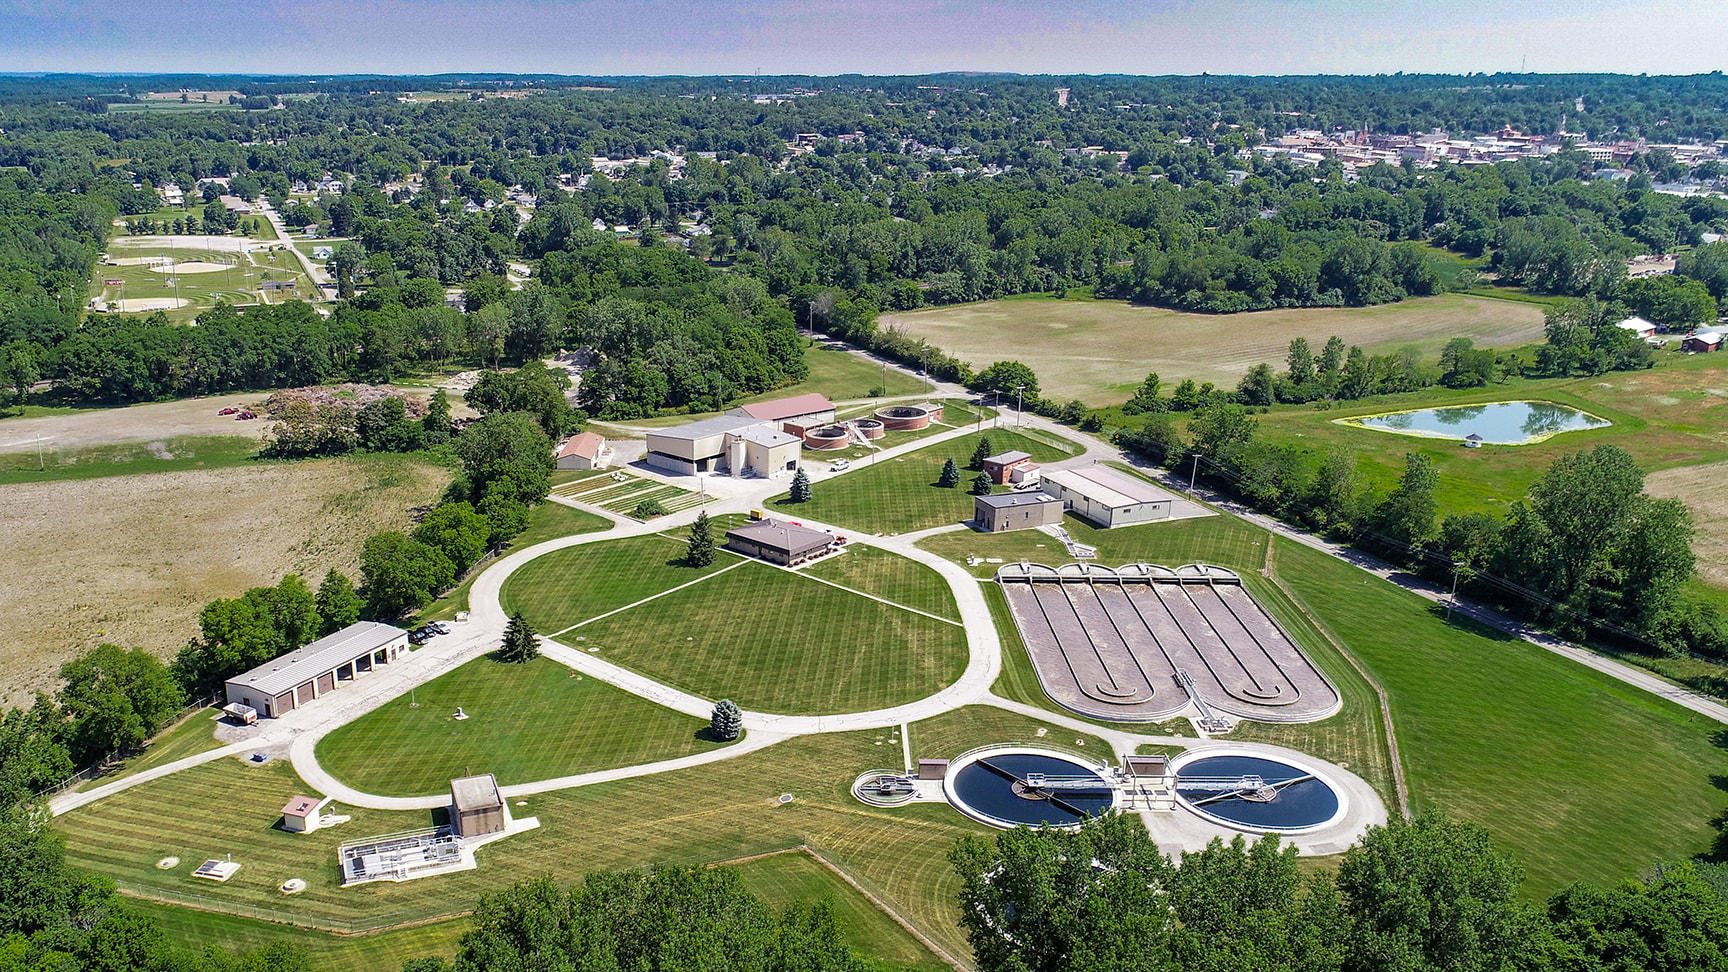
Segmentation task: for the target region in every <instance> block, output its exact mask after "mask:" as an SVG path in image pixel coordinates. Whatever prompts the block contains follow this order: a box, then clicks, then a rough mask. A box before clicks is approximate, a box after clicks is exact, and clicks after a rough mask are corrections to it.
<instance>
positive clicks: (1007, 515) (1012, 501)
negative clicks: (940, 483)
mask: <svg viewBox="0 0 1728 972" xmlns="http://www.w3.org/2000/svg"><path fill="white" fill-rule="evenodd" d="M972 499H973V502H972V521H973V522H974V523H976V524H977V525H978V529H980V530H982V531H984V532H985V533H1002V532H1004V531H1007V530H1029V529H1033V528H1035V527H1041V526H1048V525H1050V524H1053V523H1061V522H1062V513H1063V503H1062V500H1061V499H1059V498H1057V497H1055V496H1051V495H1050V494H1049V493H1040V492H1028V493H994V494H992V495H990V496H975V497H973V498H972Z"/></svg>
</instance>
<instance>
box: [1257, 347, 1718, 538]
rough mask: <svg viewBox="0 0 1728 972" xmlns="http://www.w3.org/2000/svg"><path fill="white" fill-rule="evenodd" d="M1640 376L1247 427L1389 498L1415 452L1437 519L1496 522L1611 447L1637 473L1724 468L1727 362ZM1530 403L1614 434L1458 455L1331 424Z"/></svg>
mask: <svg viewBox="0 0 1728 972" xmlns="http://www.w3.org/2000/svg"><path fill="white" fill-rule="evenodd" d="M1657 360H1658V362H1659V366H1658V367H1657V368H1654V369H1652V370H1649V371H1639V372H1621V373H1613V374H1607V375H1601V376H1598V377H1591V378H1570V379H1553V378H1544V379H1513V380H1511V381H1508V382H1506V383H1505V384H1499V385H1492V386H1489V387H1488V388H1478V389H1469V390H1458V391H1453V390H1450V389H1445V388H1430V389H1425V390H1424V391H1421V392H1416V393H1412V394H1408V395H1396V396H1383V397H1381V398H1376V399H1374V400H1372V401H1371V402H1350V403H1346V404H1345V405H1344V406H1343V407H1340V408H1337V409H1333V410H1330V411H1320V410H1317V409H1313V408H1309V407H1294V406H1292V407H1288V408H1282V407H1281V408H1277V409H1274V410H1273V411H1272V413H1271V414H1269V415H1262V416H1258V417H1257V421H1258V422H1259V423H1260V434H1261V436H1262V437H1264V438H1267V439H1270V440H1273V441H1284V442H1291V443H1294V444H1298V445H1302V446H1306V447H1310V448H1314V449H1333V448H1336V449H1342V450H1345V451H1347V452H1351V453H1354V454H1355V455H1356V456H1357V462H1358V474H1359V475H1360V476H1361V477H1363V478H1364V479H1366V480H1367V481H1369V482H1372V483H1374V484H1375V485H1377V486H1380V487H1382V488H1388V489H1389V488H1391V486H1392V485H1394V484H1395V482H1396V480H1397V477H1398V476H1399V475H1400V474H1401V473H1402V471H1403V467H1404V454H1405V453H1407V452H1419V453H1421V454H1422V455H1425V456H1427V457H1428V458H1429V459H1430V460H1432V461H1433V463H1434V466H1435V470H1436V471H1437V472H1438V473H1439V475H1440V492H1439V499H1440V507H1441V510H1442V511H1443V512H1470V511H1484V512H1500V511H1504V510H1505V508H1506V507H1507V506H1508V505H1510V503H1511V502H1512V501H1513V500H1515V499H1518V498H1521V497H1522V496H1523V495H1524V494H1525V493H1526V492H1527V491H1528V489H1529V487H1530V484H1531V483H1533V482H1534V481H1535V480H1536V478H1537V477H1538V476H1540V475H1541V474H1542V473H1543V472H1545V471H1546V470H1547V469H1548V467H1549V466H1550V465H1552V464H1553V462H1554V461H1555V460H1556V459H1558V458H1559V457H1560V456H1562V455H1565V454H1567V453H1573V452H1578V451H1580V450H1585V449H1591V448H1594V447H1595V446H1597V445H1601V444H1605V443H1612V444H1614V445H1618V446H1620V447H1621V448H1623V449H1625V450H1626V451H1627V452H1630V453H1631V454H1632V455H1633V456H1634V457H1635V458H1636V459H1637V460H1638V464H1639V465H1640V466H1641V467H1642V468H1644V469H1645V470H1647V471H1654V470H1661V469H1669V468H1674V467H1679V466H1691V465H1696V464H1700V463H1708V462H1714V461H1721V460H1724V459H1728V361H1722V360H1717V359H1716V356H1713V355H1693V356H1681V355H1676V354H1663V355H1659V356H1658V358H1657ZM1518 399H1537V400H1541V401H1552V402H1557V403H1559V404H1562V405H1571V406H1574V407H1576V408H1581V409H1584V410H1586V411H1589V412H1591V413H1593V414H1595V415H1599V416H1601V417H1603V418H1606V419H1608V420H1609V421H1611V422H1613V423H1614V424H1613V425H1611V426H1608V427H1605V428H1600V429H1588V430H1584V431H1579V432H1567V433H1564V434H1561V435H1557V436H1554V437H1553V438H1550V439H1548V440H1546V441H1543V442H1537V443H1532V444H1530V445H1521V446H1484V447H1482V448H1480V449H1465V448H1462V447H1461V446H1460V445H1459V444H1458V443H1456V442H1449V441H1445V440H1440V439H1426V438H1421V437H1418V436H1408V435H1395V434H1391V433H1387V432H1379V431H1373V430H1369V429H1363V428H1358V427H1355V426H1349V425H1339V424H1336V423H1335V422H1334V420H1335V419H1340V418H1348V417H1352V416H1357V415H1370V414H1374V413H1377V412H1388V411H1399V410H1404V409H1413V408H1424V407H1428V406H1445V405H1469V404H1477V403H1484V402H1496V401H1511V400H1518Z"/></svg>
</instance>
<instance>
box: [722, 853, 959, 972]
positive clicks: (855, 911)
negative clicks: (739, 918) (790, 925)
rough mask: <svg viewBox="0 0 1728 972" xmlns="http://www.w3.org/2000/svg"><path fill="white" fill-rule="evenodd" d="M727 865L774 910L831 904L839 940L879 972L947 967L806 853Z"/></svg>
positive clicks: (933, 971)
mask: <svg viewBox="0 0 1728 972" xmlns="http://www.w3.org/2000/svg"><path fill="white" fill-rule="evenodd" d="M727 866H728V867H731V868H733V869H734V870H736V871H737V872H738V876H739V877H740V878H742V879H743V881H744V887H745V889H747V890H748V891H749V892H750V893H751V894H754V895H755V896H756V897H758V898H761V899H762V901H763V902H764V903H766V904H767V905H768V906H769V907H771V908H774V909H776V910H784V909H785V908H786V906H787V905H790V904H793V903H794V902H800V901H801V902H805V903H811V902H816V901H821V900H823V899H824V898H826V899H828V900H831V901H832V902H833V903H834V915H835V918H836V919H838V922H839V925H840V935H841V937H842V938H843V939H844V940H845V942H846V944H847V945H848V946H850V947H851V948H852V950H853V951H854V952H856V953H858V954H859V955H861V956H863V957H864V958H865V959H866V960H867V961H869V962H871V963H873V965H874V967H875V968H876V969H879V970H881V972H914V970H918V972H926V970H927V972H938V970H946V969H948V968H949V966H948V965H947V964H946V963H944V962H943V961H942V960H940V959H938V958H937V957H936V956H935V955H933V954H931V952H930V950H929V949H928V948H925V947H924V943H923V942H920V941H919V940H918V939H916V938H913V937H912V934H911V933H910V932H908V931H907V930H906V929H904V928H902V927H900V925H899V924H898V923H897V922H895V921H894V919H893V918H891V917H889V916H888V913H887V912H885V911H883V910H882V909H881V908H878V907H876V906H875V905H874V904H872V903H871V902H870V899H869V898H866V897H864V895H863V894H861V893H859V892H858V890H857V889H856V888H854V887H852V886H851V885H849V884H847V883H846V882H845V881H843V880H841V879H840V878H839V877H838V876H836V875H835V874H834V873H833V872H832V871H830V870H828V868H827V867H825V866H823V864H822V863H821V862H820V861H818V860H816V859H815V858H814V857H812V856H810V855H809V854H805V853H798V852H795V851H793V852H788V853H785V854H774V855H772V856H769V857H758V858H756V859H754V860H749V861H740V862H738V863H737V864H729V865H727Z"/></svg>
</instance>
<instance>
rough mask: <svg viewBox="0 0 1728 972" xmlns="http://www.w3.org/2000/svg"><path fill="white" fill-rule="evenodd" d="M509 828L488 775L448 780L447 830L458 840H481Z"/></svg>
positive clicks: (493, 781) (494, 782)
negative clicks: (480, 838)
mask: <svg viewBox="0 0 1728 972" xmlns="http://www.w3.org/2000/svg"><path fill="white" fill-rule="evenodd" d="M509 826H510V808H509V807H507V806H505V805H504V794H503V793H502V792H501V791H499V789H498V778H497V777H495V776H493V775H492V774H491V773H487V774H485V775H483V776H464V777H462V778H461V779H459V780H451V781H450V829H451V830H453V831H455V833H456V836H458V837H484V836H486V835H487V834H497V833H502V832H503V831H504V830H505V829H506V828H507V827H509Z"/></svg>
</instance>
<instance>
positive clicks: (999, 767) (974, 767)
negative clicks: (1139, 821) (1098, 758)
mask: <svg viewBox="0 0 1728 972" xmlns="http://www.w3.org/2000/svg"><path fill="white" fill-rule="evenodd" d="M943 788H944V789H945V790H946V791H947V796H948V802H949V803H951V804H953V805H954V807H955V809H957V810H959V811H960V812H961V813H964V814H966V815H967V816H968V817H971V818H973V819H974V820H978V821H981V822H983V823H987V824H989V825H991V826H992V827H1003V828H1007V827H1015V826H1019V825H1021V824H1024V825H1026V826H1028V827H1045V826H1049V827H1062V828H1071V827H1078V826H1079V825H1080V824H1082V823H1084V822H1085V821H1086V820H1087V819H1088V818H1091V817H1095V816H1098V815H1099V814H1102V813H1103V812H1104V811H1106V810H1109V809H1110V808H1111V807H1114V806H1115V805H1116V791H1115V790H1114V789H1112V788H1111V786H1110V785H1109V784H1108V783H1107V782H1105V780H1104V778H1103V777H1102V776H1100V775H1098V772H1097V771H1096V770H1093V769H1092V768H1090V767H1089V766H1087V765H1086V764H1085V763H1083V762H1081V761H1080V759H1079V758H1077V757H1072V756H1068V755H1066V754H1064V753H1059V752H1055V751H1053V750H1043V749H990V750H984V751H980V752H973V753H968V754H967V755H965V756H962V757H960V758H959V759H957V760H955V761H954V762H953V763H952V764H950V765H949V767H948V775H947V777H946V779H945V780H944V781H943Z"/></svg>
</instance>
